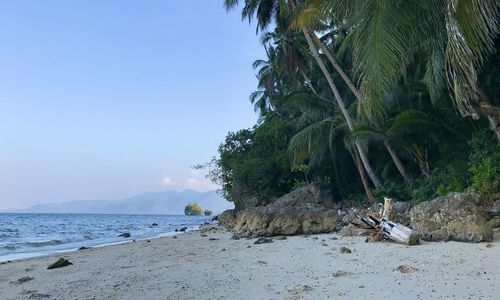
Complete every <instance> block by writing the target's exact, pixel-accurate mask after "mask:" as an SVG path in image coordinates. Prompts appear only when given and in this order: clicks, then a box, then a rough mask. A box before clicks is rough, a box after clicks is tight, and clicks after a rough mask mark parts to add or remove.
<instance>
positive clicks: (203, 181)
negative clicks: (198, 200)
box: [161, 170, 220, 192]
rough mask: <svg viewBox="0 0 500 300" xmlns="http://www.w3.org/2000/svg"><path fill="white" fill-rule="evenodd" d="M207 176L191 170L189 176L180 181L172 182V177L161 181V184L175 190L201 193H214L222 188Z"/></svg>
mask: <svg viewBox="0 0 500 300" xmlns="http://www.w3.org/2000/svg"><path fill="white" fill-rule="evenodd" d="M205 175H206V174H205V172H202V171H199V170H191V171H190V172H189V174H187V176H184V177H181V178H180V179H176V180H172V179H171V177H165V178H163V180H162V181H161V184H162V185H163V186H168V187H169V188H171V189H175V190H185V189H191V190H195V191H199V192H206V191H212V190H216V189H219V188H220V187H219V186H218V185H216V184H214V183H212V182H211V181H210V180H209V179H207V178H206V177H205Z"/></svg>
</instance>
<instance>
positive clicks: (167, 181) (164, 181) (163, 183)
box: [161, 177, 174, 186]
mask: <svg viewBox="0 0 500 300" xmlns="http://www.w3.org/2000/svg"><path fill="white" fill-rule="evenodd" d="M161 184H162V185H166V186H170V185H173V184H174V183H173V182H172V179H170V177H165V178H163V180H162V181H161Z"/></svg>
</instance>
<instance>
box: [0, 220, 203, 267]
mask: <svg viewBox="0 0 500 300" xmlns="http://www.w3.org/2000/svg"><path fill="white" fill-rule="evenodd" d="M201 226H202V225H198V226H193V227H191V228H188V229H186V231H185V232H192V231H198V230H200V227H201ZM181 233H183V232H181V231H169V232H163V233H160V234H158V235H154V236H151V237H141V238H137V239H134V238H130V239H126V240H123V241H116V242H107V243H103V244H96V245H84V246H82V247H85V248H87V249H91V248H102V247H108V246H115V245H123V244H128V243H134V242H140V241H147V240H153V239H161V238H166V237H171V236H174V235H178V234H181ZM79 248H80V247H72V248H68V249H55V250H44V251H37V252H19V253H12V254H6V255H0V263H3V262H16V261H19V260H24V259H30V258H37V257H44V256H52V255H58V254H61V255H62V254H64V253H71V252H76V251H79Z"/></svg>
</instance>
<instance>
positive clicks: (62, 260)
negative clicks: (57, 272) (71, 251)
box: [47, 257, 73, 270]
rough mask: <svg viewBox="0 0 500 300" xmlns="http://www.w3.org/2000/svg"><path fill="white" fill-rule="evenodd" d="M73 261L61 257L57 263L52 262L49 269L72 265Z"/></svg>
mask: <svg viewBox="0 0 500 300" xmlns="http://www.w3.org/2000/svg"><path fill="white" fill-rule="evenodd" d="M72 264H73V263H72V262H70V261H69V260H67V259H66V258H62V257H61V258H59V259H58V260H57V261H56V262H55V263H53V264H51V265H50V266H48V267H47V269H49V270H50V269H57V268H62V267H66V266H70V265H72Z"/></svg>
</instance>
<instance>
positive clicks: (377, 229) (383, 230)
mask: <svg viewBox="0 0 500 300" xmlns="http://www.w3.org/2000/svg"><path fill="white" fill-rule="evenodd" d="M384 200H385V201H384V209H383V211H382V212H380V213H379V214H378V215H379V216H374V215H371V214H368V215H367V217H366V218H363V217H360V218H359V219H360V221H361V222H362V223H363V225H361V224H357V223H354V222H351V224H353V225H355V226H357V227H361V228H364V229H369V230H371V231H372V233H371V234H370V237H369V240H371V241H375V242H376V241H380V240H382V239H384V238H386V239H390V240H393V241H395V242H396V243H400V244H404V245H410V246H412V245H417V244H418V243H419V238H418V235H417V234H415V233H414V232H412V230H411V228H408V227H406V226H404V225H402V224H399V223H396V222H392V221H390V220H389V217H390V215H391V212H392V207H393V201H392V198H387V197H386V198H384Z"/></svg>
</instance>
